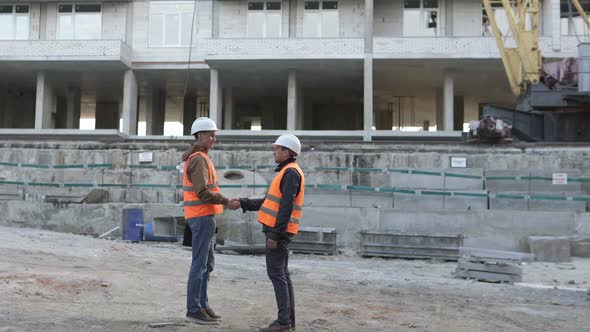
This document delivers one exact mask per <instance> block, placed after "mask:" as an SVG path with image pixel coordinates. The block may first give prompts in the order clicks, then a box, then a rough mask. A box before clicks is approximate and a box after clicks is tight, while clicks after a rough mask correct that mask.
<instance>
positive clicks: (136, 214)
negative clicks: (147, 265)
mask: <svg viewBox="0 0 590 332" xmlns="http://www.w3.org/2000/svg"><path fill="white" fill-rule="evenodd" d="M122 223H123V225H121V226H122V227H121V228H122V229H123V240H130V241H141V240H143V210H142V209H123V219H122Z"/></svg>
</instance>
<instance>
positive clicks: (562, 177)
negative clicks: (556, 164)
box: [553, 173, 567, 184]
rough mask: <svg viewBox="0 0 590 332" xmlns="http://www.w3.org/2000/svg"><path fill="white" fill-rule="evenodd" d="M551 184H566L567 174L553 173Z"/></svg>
mask: <svg viewBox="0 0 590 332" xmlns="http://www.w3.org/2000/svg"><path fill="white" fill-rule="evenodd" d="M553 184H567V173H553Z"/></svg>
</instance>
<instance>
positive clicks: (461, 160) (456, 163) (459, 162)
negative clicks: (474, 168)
mask: <svg viewBox="0 0 590 332" xmlns="http://www.w3.org/2000/svg"><path fill="white" fill-rule="evenodd" d="M451 167H454V168H465V167H467V158H465V157H451Z"/></svg>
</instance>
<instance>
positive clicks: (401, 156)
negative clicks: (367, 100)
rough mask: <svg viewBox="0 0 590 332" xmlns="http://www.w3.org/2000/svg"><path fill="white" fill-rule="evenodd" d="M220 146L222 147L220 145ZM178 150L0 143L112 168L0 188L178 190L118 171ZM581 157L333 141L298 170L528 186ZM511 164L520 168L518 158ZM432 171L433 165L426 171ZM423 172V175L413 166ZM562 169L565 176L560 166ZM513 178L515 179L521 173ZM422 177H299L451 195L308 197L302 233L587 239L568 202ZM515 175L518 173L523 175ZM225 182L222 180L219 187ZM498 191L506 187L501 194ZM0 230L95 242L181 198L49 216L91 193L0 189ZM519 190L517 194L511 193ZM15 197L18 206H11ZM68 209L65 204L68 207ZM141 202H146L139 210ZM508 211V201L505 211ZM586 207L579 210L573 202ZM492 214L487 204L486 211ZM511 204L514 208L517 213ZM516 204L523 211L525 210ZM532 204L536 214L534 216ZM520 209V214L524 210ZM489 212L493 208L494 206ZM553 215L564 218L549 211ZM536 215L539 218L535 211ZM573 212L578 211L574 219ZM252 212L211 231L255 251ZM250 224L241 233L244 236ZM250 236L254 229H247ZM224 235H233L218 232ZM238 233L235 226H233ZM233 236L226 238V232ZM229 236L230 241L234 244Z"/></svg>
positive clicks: (26, 171) (151, 197)
mask: <svg viewBox="0 0 590 332" xmlns="http://www.w3.org/2000/svg"><path fill="white" fill-rule="evenodd" d="M222 142H223V140H222ZM186 143H188V142H185V143H182V144H181V143H178V142H163V143H157V142H146V143H138V142H135V143H88V142H68V143H64V142H55V143H51V142H50V143H22V142H8V141H7V142H5V143H3V144H2V145H0V161H1V162H20V163H43V164H51V165H54V164H78V163H80V162H81V161H83V162H84V163H112V164H113V167H114V168H113V169H49V170H48V169H37V168H30V167H29V168H19V167H10V166H1V167H0V180H17V181H34V182H68V183H88V182H91V183H102V181H104V182H105V183H121V184H137V183H143V184H146V183H148V184H162V185H171V186H172V185H174V184H177V183H179V181H180V178H179V174H178V173H177V172H175V171H164V170H151V169H130V168H128V166H127V165H134V164H138V163H139V161H138V154H139V152H142V151H152V152H153V153H154V155H153V156H154V163H153V164H155V165H175V164H176V163H177V162H178V161H179V159H180V154H181V153H182V151H183V150H184V148H185V147H186V146H187V145H185V144H186ZM269 144H270V142H269V143H268V144H252V143H235V142H232V143H226V144H218V146H217V147H218V149H216V150H214V151H212V153H211V155H212V158H213V160H214V162H215V163H216V164H217V165H254V164H257V165H272V164H273V159H272V154H271V153H270V151H269V150H268V147H269ZM589 153H590V150H589V149H588V148H585V147H582V148H570V149H567V148H559V149H554V148H550V147H549V148H534V149H526V148H525V149H515V148H509V147H507V148H500V147H499V148H496V149H494V150H490V149H489V148H487V147H479V146H465V145H449V146H430V147H428V146H407V145H398V146H395V145H390V146H381V147H379V146H375V145H360V144H359V145H356V144H344V145H339V144H337V143H333V144H330V145H323V144H318V145H317V146H315V147H314V150H313V151H311V150H310V146H309V143H308V142H306V141H304V152H303V154H302V156H301V158H300V162H301V164H302V165H303V166H321V167H365V168H368V167H371V168H404V167H412V168H420V169H421V171H422V172H429V173H436V172H441V171H449V172H453V173H455V174H463V175H470V176H482V175H484V174H485V173H484V169H483V168H486V170H487V171H488V173H489V174H487V175H490V176H492V175H493V176H508V175H511V176H512V175H518V174H520V173H518V171H516V170H514V169H512V170H511V168H513V167H523V166H525V165H528V167H532V165H535V166H536V167H546V169H545V170H539V171H535V172H531V171H530V170H527V171H526V172H525V173H526V175H531V174H532V175H534V176H537V177H541V176H546V175H547V174H550V173H551V172H552V170H553V168H552V167H554V166H565V165H568V166H570V167H568V168H571V166H575V167H577V168H578V170H582V171H577V172H575V171H574V170H571V169H559V168H558V169H556V170H563V171H568V172H570V173H571V176H572V177H575V176H588V175H590V174H588V172H587V169H588V167H587V166H588V165H587V164H588V162H589V161H588V160H590V158H588V154H589ZM451 155H454V156H458V155H462V156H465V157H466V158H467V160H468V161H467V163H468V166H471V168H468V169H464V170H461V169H454V170H449V169H447V168H448V158H449V156H451ZM516 157H518V159H516ZM482 160H487V161H488V164H487V166H486V167H482V168H477V164H478V163H479V162H481V161H482ZM435 165H436V167H434V166H435ZM420 166H422V167H420ZM499 166H503V168H504V169H505V171H503V172H501V171H500V170H498V171H494V172H492V171H491V170H489V169H487V167H497V168H502V167H499ZM563 168H565V167H563ZM241 172H243V174H244V176H245V177H244V179H242V180H240V182H239V183H256V184H264V183H268V181H270V180H271V179H272V178H273V176H274V172H273V171H272V169H270V168H269V169H261V170H260V171H259V172H257V173H256V174H254V173H252V172H250V171H245V170H241ZM521 172H522V171H521ZM429 173H399V172H389V173H385V172H372V173H357V172H354V173H352V172H349V171H328V170H324V171H319V170H309V171H306V180H307V183H308V184H315V183H324V184H342V185H349V184H353V185H366V186H379V187H381V186H394V187H398V188H408V189H414V190H417V191H418V192H420V191H423V189H421V188H430V189H431V190H437V189H440V188H443V189H445V190H446V192H447V193H450V195H448V196H447V195H442V196H441V195H427V194H425V193H422V194H410V193H405V192H396V193H384V192H382V193H373V192H363V191H350V190H348V191H343V190H318V189H311V188H310V189H308V190H307V192H306V203H305V208H304V213H303V218H302V224H303V225H305V226H315V227H335V228H336V229H337V231H338V234H339V237H338V245H339V246H341V247H346V248H353V249H358V247H359V241H360V234H359V233H360V231H361V230H372V231H383V232H386V231H387V232H405V233H408V234H415V233H417V234H424V235H456V234H463V235H464V236H465V237H466V238H465V245H466V246H474V247H480V248H489V249H500V250H517V251H525V252H526V251H527V250H528V247H527V245H528V244H527V241H526V238H527V237H528V236H543V235H551V236H562V235H563V236H577V235H588V234H590V214H589V213H587V212H584V211H585V209H581V210H579V206H576V205H574V204H578V203H580V202H570V201H566V202H563V201H560V202H555V201H548V202H545V203H543V202H541V201H532V200H531V201H529V202H527V201H518V202H516V201H511V200H504V201H503V202H504V203H505V204H507V205H505V206H500V205H497V204H498V202H499V201H497V202H494V201H492V200H490V202H489V204H490V205H489V207H488V201H487V198H485V197H481V196H477V195H475V196H456V195H453V193H455V192H463V193H473V194H482V193H485V192H486V191H483V190H481V187H483V186H484V185H485V184H484V183H483V179H479V178H469V177H467V178H461V177H448V178H446V179H444V178H442V177H439V176H434V175H432V174H429ZM525 173H523V174H525ZM225 174H227V170H220V180H221V183H222V184H224V183H233V182H232V181H235V180H231V179H226V177H225ZM228 181H229V182H228ZM531 181H532V182H531V183H528V184H526V186H527V188H529V189H530V188H533V189H535V190H538V191H542V192H545V193H548V192H550V190H551V189H553V190H559V191H553V192H552V194H559V193H566V194H568V195H569V194H572V193H577V194H584V193H586V192H588V188H586V186H585V185H584V184H580V183H573V184H571V185H565V186H562V187H559V188H558V187H552V185H550V184H548V183H547V182H546V181H545V182H542V181H541V180H538V179H533V180H531ZM504 183H505V184H499V183H495V184H493V185H492V183H490V184H488V186H489V187H490V188H492V187H494V186H495V188H496V189H502V188H503V189H506V190H508V189H519V188H521V187H513V186H515V183H517V181H507V182H504ZM502 185H504V186H505V187H500V186H502ZM1 187H2V188H0V189H2V192H1V193H0V194H1V195H2V197H4V198H1V199H11V201H3V200H0V211H2V216H1V217H0V222H1V223H3V224H9V225H23V226H30V227H41V228H47V229H53V230H60V231H68V232H75V233H90V234H100V233H102V232H105V231H107V230H109V229H111V228H113V227H115V226H118V225H120V222H121V219H120V216H121V209H122V208H123V207H132V206H133V207H143V208H144V210H145V211H146V212H145V214H146V220H149V219H150V218H153V217H155V216H165V215H181V214H182V210H181V209H180V207H179V206H178V205H177V204H175V202H176V201H177V200H178V199H179V192H178V191H176V190H175V189H173V188H107V190H108V191H109V195H110V197H109V201H110V202H112V203H105V204H76V203H71V204H69V206H59V205H57V206H55V205H53V204H50V203H44V202H43V201H44V200H46V199H51V198H56V197H57V198H59V197H62V198H63V199H64V200H66V199H67V196H68V195H69V197H70V198H72V200H74V199H73V198H75V197H83V196H84V195H86V194H87V192H88V191H89V190H91V189H92V188H69V189H68V188H49V187H43V186H15V185H9V186H6V185H2V186H1ZM521 189H522V188H521ZM222 192H223V193H224V194H225V195H226V196H229V197H236V196H238V197H244V196H260V195H262V194H263V192H264V189H262V188H259V189H248V188H236V189H225V188H224V189H222ZM23 196H26V197H29V198H30V197H33V199H35V197H37V196H41V197H42V198H41V199H40V200H37V201H30V200H22V198H23ZM15 199H16V200H15ZM74 201H75V200H74ZM117 202H121V203H122V202H127V203H129V202H135V203H137V204H140V205H129V204H121V203H117ZM146 202H149V204H144V203H146ZM506 202H508V203H506ZM581 203H584V204H585V202H581ZM495 204H496V205H495ZM519 204H520V205H519ZM523 204H524V205H523ZM534 204H538V205H537V206H535V205H534ZM527 205H528V206H527ZM494 206H495V208H493V207H494ZM560 209H562V210H564V211H563V212H557V211H559V210H560ZM535 210H543V211H535ZM576 210H579V211H580V212H576ZM255 219H256V218H255V215H254V214H246V215H242V214H240V213H239V212H228V213H225V214H224V215H222V216H220V218H219V221H220V223H224V222H228V223H233V222H237V223H240V225H241V226H239V227H242V228H243V227H246V228H248V229H250V231H251V232H254V233H252V234H254V235H252V236H253V237H254V238H255V240H256V241H258V240H259V239H260V238H261V237H260V235H259V234H258V231H259V229H258V228H259V227H258V226H257V224H256V221H255ZM248 225H249V226H248ZM257 227H258V228H257ZM228 229H229V230H228V231H231V229H230V228H228ZM240 229H241V228H240ZM234 230H235V229H234ZM232 236H234V235H232Z"/></svg>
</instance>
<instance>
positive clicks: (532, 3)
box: [482, 0, 590, 96]
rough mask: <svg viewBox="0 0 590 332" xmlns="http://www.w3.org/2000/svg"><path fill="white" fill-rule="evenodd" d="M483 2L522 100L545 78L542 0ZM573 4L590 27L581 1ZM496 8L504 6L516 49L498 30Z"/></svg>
mask: <svg viewBox="0 0 590 332" xmlns="http://www.w3.org/2000/svg"><path fill="white" fill-rule="evenodd" d="M482 1H483V6H484V9H485V11H486V15H487V18H488V20H489V23H490V27H491V28H492V31H493V33H494V37H495V39H496V44H497V45H498V50H499V51H500V56H501V57H502V63H503V64H504V69H505V70H506V75H507V76H508V81H509V82H510V87H511V88H512V92H513V93H514V94H515V95H517V96H520V95H521V94H523V93H524V92H525V91H527V90H528V88H529V87H530V86H531V85H537V84H539V82H540V79H541V75H542V74H543V63H542V57H541V51H540V50H539V0H482ZM571 2H572V4H573V6H574V7H575V9H576V11H577V12H578V13H579V14H580V16H581V17H582V18H583V20H584V22H585V23H586V25H587V26H588V27H590V21H589V20H588V16H587V15H586V13H585V12H584V9H583V8H582V5H581V4H580V2H579V0H571ZM493 5H501V7H502V8H503V9H504V12H505V13H506V17H507V19H508V25H509V26H510V32H511V35H512V37H513V39H514V43H515V44H516V47H507V46H506V43H505V40H504V37H505V36H502V32H501V31H500V28H499V26H498V22H497V20H496V16H495V12H494V6H493ZM497 7H500V6H497Z"/></svg>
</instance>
